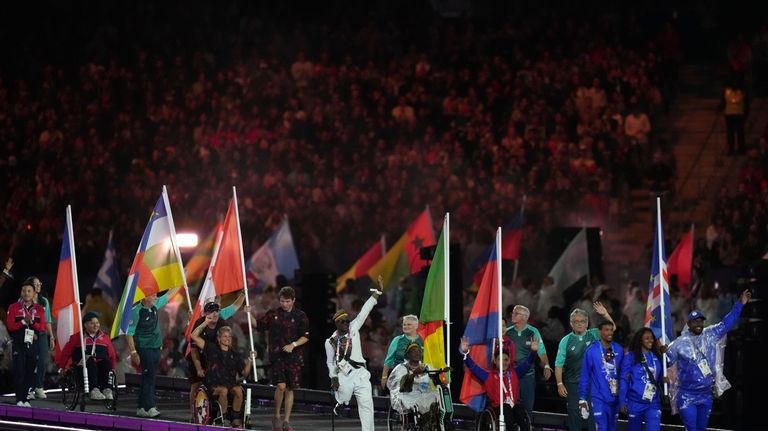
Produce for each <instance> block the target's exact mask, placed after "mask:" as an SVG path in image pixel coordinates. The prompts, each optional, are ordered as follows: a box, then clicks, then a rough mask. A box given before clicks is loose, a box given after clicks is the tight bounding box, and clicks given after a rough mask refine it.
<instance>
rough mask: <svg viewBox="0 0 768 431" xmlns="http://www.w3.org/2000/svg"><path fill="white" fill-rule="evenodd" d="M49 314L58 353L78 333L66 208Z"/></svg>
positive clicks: (69, 218)
mask: <svg viewBox="0 0 768 431" xmlns="http://www.w3.org/2000/svg"><path fill="white" fill-rule="evenodd" d="M51 313H52V314H53V318H54V319H55V320H56V352H60V351H61V349H62V348H63V347H64V344H66V343H67V341H69V338H70V337H71V336H72V335H73V334H76V333H78V332H80V321H81V320H82V319H81V318H80V294H79V291H78V285H77V259H76V258H75V242H74V236H73V234H72V210H71V208H70V207H69V206H67V219H66V226H64V236H63V238H62V240H61V254H60V255H59V270H58V272H57V273H56V287H55V289H54V293H53V304H51Z"/></svg>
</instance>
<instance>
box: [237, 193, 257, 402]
mask: <svg viewBox="0 0 768 431" xmlns="http://www.w3.org/2000/svg"><path fill="white" fill-rule="evenodd" d="M232 202H234V204H235V220H236V221H237V239H238V240H239V241H240V247H239V248H240V263H241V264H240V269H241V270H242V271H243V293H245V306H246V307H248V312H247V313H246V316H247V317H248V340H249V341H250V343H251V350H250V351H249V352H248V356H250V358H251V375H252V376H253V377H252V378H253V381H254V382H255V381H256V378H255V377H256V358H254V357H253V355H252V354H251V353H250V352H253V325H252V322H251V301H250V300H249V299H248V285H247V282H246V278H245V255H244V254H243V233H242V232H241V231H240V211H239V210H238V207H237V187H234V186H233V187H232ZM245 412H246V414H248V415H249V414H251V388H248V389H247V390H246V391H245Z"/></svg>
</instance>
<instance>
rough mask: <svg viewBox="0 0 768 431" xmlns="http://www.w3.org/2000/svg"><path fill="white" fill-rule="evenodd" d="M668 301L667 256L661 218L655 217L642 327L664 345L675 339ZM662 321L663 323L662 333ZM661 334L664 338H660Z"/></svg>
mask: <svg viewBox="0 0 768 431" xmlns="http://www.w3.org/2000/svg"><path fill="white" fill-rule="evenodd" d="M659 253H661V258H659ZM662 298H663V301H662ZM669 301H670V298H669V272H668V271H667V254H666V252H665V251H664V232H663V230H662V228H661V218H659V217H657V221H656V232H654V235H653V258H652V259H651V279H650V281H649V284H648V305H647V306H646V308H645V325H644V326H646V327H648V328H651V330H652V331H653V333H654V334H655V335H656V338H658V339H659V340H661V343H662V344H665V345H666V344H669V343H670V342H671V341H672V340H673V339H674V338H675V336H674V330H673V323H672V308H671V307H670V303H669ZM662 305H663V306H662ZM662 319H663V322H664V330H663V331H662ZM662 332H663V333H664V337H662Z"/></svg>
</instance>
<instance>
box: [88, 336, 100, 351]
mask: <svg viewBox="0 0 768 431" xmlns="http://www.w3.org/2000/svg"><path fill="white" fill-rule="evenodd" d="M88 338H90V339H91V356H96V339H97V338H99V333H98V332H97V333H96V335H94V336H91V335H90V334H88Z"/></svg>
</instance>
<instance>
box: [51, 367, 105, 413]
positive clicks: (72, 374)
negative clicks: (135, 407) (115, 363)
mask: <svg viewBox="0 0 768 431" xmlns="http://www.w3.org/2000/svg"><path fill="white" fill-rule="evenodd" d="M59 387H60V388H61V402H62V404H64V407H65V408H66V409H67V410H74V409H75V408H76V407H77V404H78V403H80V410H81V411H83V410H84V409H85V396H87V394H84V390H83V389H84V387H83V369H82V367H80V366H77V365H74V366H71V367H69V368H67V370H66V371H64V374H63V375H62V376H61V379H60V380H59ZM106 387H107V388H108V389H112V399H111V400H107V399H105V400H104V401H103V403H104V407H106V409H107V410H109V411H116V410H117V398H118V391H117V375H116V374H115V370H110V371H109V374H108V375H107V386H106Z"/></svg>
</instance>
